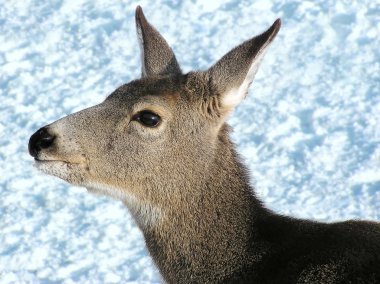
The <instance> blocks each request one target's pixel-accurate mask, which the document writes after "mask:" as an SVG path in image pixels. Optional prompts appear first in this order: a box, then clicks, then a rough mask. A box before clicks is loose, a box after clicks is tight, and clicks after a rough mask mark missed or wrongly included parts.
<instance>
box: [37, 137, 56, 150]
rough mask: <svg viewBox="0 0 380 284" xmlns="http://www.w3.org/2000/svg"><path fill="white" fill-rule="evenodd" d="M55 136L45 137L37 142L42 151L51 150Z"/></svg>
mask: <svg viewBox="0 0 380 284" xmlns="http://www.w3.org/2000/svg"><path fill="white" fill-rule="evenodd" d="M54 138H55V137H54V136H44V137H41V139H40V140H39V141H38V142H37V146H38V147H39V148H41V149H46V148H49V147H50V146H51V145H52V144H53V141H54Z"/></svg>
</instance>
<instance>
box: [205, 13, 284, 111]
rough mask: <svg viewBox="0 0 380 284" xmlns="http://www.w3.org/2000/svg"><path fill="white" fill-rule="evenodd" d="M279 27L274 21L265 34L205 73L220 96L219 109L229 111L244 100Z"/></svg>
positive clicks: (278, 23) (236, 50)
mask: <svg viewBox="0 0 380 284" xmlns="http://www.w3.org/2000/svg"><path fill="white" fill-rule="evenodd" d="M280 26H281V21H280V19H277V20H276V21H275V22H274V23H273V25H272V26H271V27H270V28H269V29H268V30H267V31H265V32H264V33H262V34H261V35H258V36H256V37H254V38H252V39H250V40H247V41H246V42H244V43H242V44H241V45H239V46H237V47H235V48H234V49H232V50H231V51H230V52H228V53H227V54H226V55H224V56H223V57H222V58H221V59H220V60H219V61H218V62H217V63H216V64H215V65H214V66H212V67H211V68H210V69H209V70H208V71H207V73H208V74H209V76H210V78H211V82H212V84H213V85H214V87H216V89H217V90H218V93H219V95H220V96H221V98H220V101H221V104H222V107H224V108H225V109H228V110H232V109H233V108H234V107H235V106H236V105H238V104H239V103H240V102H241V101H242V100H243V99H244V98H245V97H246V95H247V93H248V88H249V86H250V85H251V83H252V81H253V79H254V77H255V75H256V73H257V70H258V68H259V65H260V62H261V60H262V59H263V57H264V54H265V52H266V50H267V48H268V46H269V45H270V43H271V42H272V41H273V39H274V37H275V36H276V34H277V33H278V31H279V29H280Z"/></svg>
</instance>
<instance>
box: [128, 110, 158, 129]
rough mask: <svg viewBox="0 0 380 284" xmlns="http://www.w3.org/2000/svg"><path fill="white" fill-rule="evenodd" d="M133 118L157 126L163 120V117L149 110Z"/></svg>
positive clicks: (148, 125)
mask: <svg viewBox="0 0 380 284" xmlns="http://www.w3.org/2000/svg"><path fill="white" fill-rule="evenodd" d="M133 120H136V121H138V122H140V123H141V124H142V125H144V126H147V127H156V126H157V125H159V124H160V122H161V117H160V116H159V115H158V114H155V113H154V112H151V111H149V110H143V111H140V112H139V113H137V114H135V115H134V116H133Z"/></svg>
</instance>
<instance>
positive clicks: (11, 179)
mask: <svg viewBox="0 0 380 284" xmlns="http://www.w3.org/2000/svg"><path fill="white" fill-rule="evenodd" d="M137 4H140V5H141V6H142V7H143V8H144V11H145V13H146V15H147V18H148V19H149V20H150V21H151V22H152V23H153V24H154V25H155V26H156V27H157V29H158V30H159V31H161V32H162V34H163V35H164V36H165V37H166V38H167V40H168V42H169V43H170V44H171V45H172V46H173V49H174V51H175V52H176V54H177V58H178V59H179V61H180V63H181V65H182V67H183V69H184V70H185V71H189V70H191V69H206V68H207V67H209V66H210V65H211V64H212V63H214V62H215V61H216V60H217V59H218V58H220V57H221V56H222V55H223V54H224V53H226V52H227V51H228V50H229V49H231V48H232V47H234V46H235V45H237V44H239V43H240V42H242V41H243V40H246V39H248V38H250V37H251V36H253V35H256V34H258V33H260V32H262V31H263V30H264V29H265V28H267V27H269V26H270V24H272V23H273V21H274V20H275V19H276V18H277V17H280V18H281V19H282V23H283V26H282V29H281V30H280V32H279V34H278V36H277V38H276V39H275V41H274V43H273V45H272V46H271V47H270V48H269V50H268V52H267V54H266V56H265V58H264V60H263V62H262V64H261V68H260V69H259V72H258V74H257V76H256V79H255V81H254V83H253V84H252V86H251V88H250V92H249V95H248V97H247V99H245V101H244V102H243V103H242V104H241V105H240V106H239V107H238V108H237V110H236V112H235V113H234V115H233V116H232V117H231V118H230V124H232V126H233V127H234V129H235V131H234V133H233V139H234V141H236V143H237V146H238V149H239V151H240V153H241V154H242V155H243V157H244V160H245V161H246V163H247V164H248V165H249V168H250V170H251V175H252V180H253V183H254V185H255V186H256V188H257V190H256V191H257V193H258V195H259V196H260V197H261V198H262V199H263V200H264V202H265V204H267V206H269V207H270V208H272V209H273V210H275V211H277V212H280V213H284V214H291V215H293V216H297V217H305V218H311V219H314V220H323V221H329V222H331V221H336V220H346V219H350V218H355V219H364V218H365V219H370V220H380V210H379V206H380V49H379V46H380V3H379V2H378V1H369V0H364V1H302V2H301V1H284V0H275V1H265V2H264V1H237V0H230V1H201V0H194V1H177V0H161V1H150V0H144V1H141V2H139V3H135V2H134V1H112V0H97V1H93V0H80V1H78V0H60V1H58V0H53V1H39V0H38V1H37V0H29V1H7V3H6V5H5V4H3V5H1V8H0V98H1V104H0V169H1V170H0V171H1V172H0V230H1V233H0V282H1V283H51V282H60V283H120V282H122V283H157V282H159V281H160V277H159V275H158V273H157V271H156V269H155V268H154V266H153V263H152V261H151V259H150V257H149V255H148V253H147V251H146V250H145V247H144V241H143V239H142V235H141V233H140V231H139V230H138V228H137V227H136V225H135V224H134V222H133V220H132V219H131V216H130V215H129V213H128V211H127V210H126V209H125V208H124V207H123V206H122V204H121V203H120V202H118V201H115V200H112V199H109V198H105V197H99V196H93V195H91V194H88V193H87V192H86V190H85V189H83V188H76V187H72V186H70V185H68V184H66V183H64V182H63V181H60V180H58V179H55V178H52V177H48V176H44V175H42V174H41V173H39V172H37V171H36V170H35V169H34V168H33V166H32V164H33V163H32V159H31V157H29V155H28V153H27V143H28V139H29V137H30V135H31V134H32V133H33V132H34V131H35V130H37V129H38V128H39V127H41V126H43V125H45V124H47V123H49V122H52V121H54V120H56V119H58V118H60V117H62V116H65V115H67V114H69V113H72V112H74V111H78V110H80V109H83V108H85V107H88V106H91V105H94V104H96V103H99V102H101V101H102V100H103V99H104V98H105V96H106V95H108V94H109V93H110V92H112V91H113V89H115V88H116V87H117V86H119V85H121V84H122V83H124V82H128V81H129V80H132V79H134V78H137V77H138V76H139V74H140V65H139V64H140V63H139V51H138V44H137V40H136V34H135V27H134V25H135V24H134V19H133V16H134V9H135V7H136V5H137Z"/></svg>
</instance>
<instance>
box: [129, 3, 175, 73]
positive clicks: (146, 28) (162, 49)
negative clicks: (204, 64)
mask: <svg viewBox="0 0 380 284" xmlns="http://www.w3.org/2000/svg"><path fill="white" fill-rule="evenodd" d="M136 29H137V37H138V40H139V44H140V51H141V77H149V76H154V75H168V74H181V73H182V72H181V68H180V67H179V64H178V62H177V59H176V58H175V55H174V52H173V50H172V49H171V48H170V46H169V45H168V43H167V42H166V40H165V39H164V38H163V37H162V36H161V34H160V33H159V32H158V31H157V30H156V29H155V28H154V27H153V26H152V25H151V24H149V22H148V21H147V20H146V18H145V16H144V13H143V11H142V8H141V7H140V6H137V8H136Z"/></svg>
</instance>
